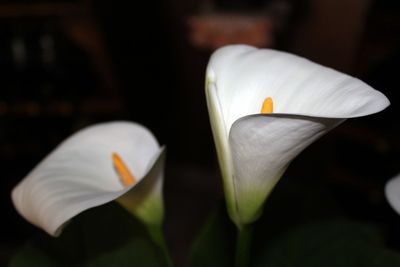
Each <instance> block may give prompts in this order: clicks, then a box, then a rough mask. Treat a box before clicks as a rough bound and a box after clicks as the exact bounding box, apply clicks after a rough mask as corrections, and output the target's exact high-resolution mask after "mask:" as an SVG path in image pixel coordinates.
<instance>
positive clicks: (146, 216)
mask: <svg viewBox="0 0 400 267" xmlns="http://www.w3.org/2000/svg"><path fill="white" fill-rule="evenodd" d="M163 165H164V149H163V148H162V147H161V148H160V146H159V145H158V143H157V141H156V139H155V138H154V136H153V135H152V134H151V132H150V131H149V130H147V129H146V128H144V127H143V126H141V125H139V124H136V123H131V122H110V123H102V124H97V125H94V126H91V127H88V128H85V129H83V130H81V131H79V132H77V133H76V134H74V135H72V136H71V137H70V138H68V139H67V140H65V141H64V142H63V143H62V144H61V145H59V146H58V147H57V148H56V149H55V150H54V151H53V152H52V153H50V154H49V155H48V156H47V157H46V158H45V159H44V160H43V161H42V162H41V163H40V164H39V165H38V166H37V167H36V168H35V169H34V170H33V171H32V172H31V173H29V174H28V175H27V176H26V177H25V178H24V179H23V180H22V181H21V182H20V183H19V184H18V185H17V186H16V187H15V188H14V190H13V191H12V200H13V203H14V206H15V207H16V209H17V210H18V212H19V213H20V214H21V215H22V216H23V217H25V218H26V219H27V220H28V221H29V222H31V223H32V224H34V225H36V226H38V227H40V228H42V229H44V230H45V231H46V232H47V233H49V234H50V235H53V236H57V235H58V234H60V232H61V230H62V227H63V225H65V223H66V222H68V221H69V220H70V219H71V218H73V217H74V216H76V215H77V214H79V213H81V212H83V211H85V210H87V209H89V208H92V207H95V206H99V205H102V204H104V203H107V202H110V201H112V200H116V201H118V202H119V203H120V204H122V206H124V207H125V208H126V209H128V210H129V211H130V212H132V213H133V214H134V215H135V216H137V217H138V218H139V219H141V220H142V221H143V222H144V223H146V224H147V225H151V226H159V225H160V224H161V223H162V219H163V202H162V192H161V191H162V183H163Z"/></svg>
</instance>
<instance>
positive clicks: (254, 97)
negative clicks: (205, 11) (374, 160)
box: [206, 45, 389, 227]
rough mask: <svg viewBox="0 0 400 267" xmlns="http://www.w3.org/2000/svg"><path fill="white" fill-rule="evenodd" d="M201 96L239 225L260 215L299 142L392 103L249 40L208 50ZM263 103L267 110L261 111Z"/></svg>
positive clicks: (231, 208) (305, 143)
mask: <svg viewBox="0 0 400 267" xmlns="http://www.w3.org/2000/svg"><path fill="white" fill-rule="evenodd" d="M206 96H207V105H208V110H209V115H210V121H211V126H212V130H213V134H214V140H215V143H216V148H217V154H218V159H219V163H220V167H221V172H222V177H223V184H224V191H225V196H226V200H227V206H228V212H229V214H230V217H231V218H232V220H233V221H234V222H235V223H236V225H238V226H239V227H241V226H242V225H245V224H248V223H251V222H253V221H255V220H256V219H257V218H258V216H259V215H260V213H261V210H262V207H263V203H264V202H265V200H266V198H267V196H268V195H269V193H270V192H271V190H272V189H273V188H274V186H275V184H276V183H277V182H278V180H279V179H280V177H281V176H282V175H283V173H284V171H285V170H286V168H287V167H288V165H289V163H290V162H291V161H292V160H293V159H294V157H296V156H297V155H298V154H299V153H300V152H301V151H302V150H303V149H304V148H306V147H307V146H308V145H309V144H311V143H312V142H313V141H315V140H316V139H317V138H319V137H321V136H322V135H323V134H325V133H326V132H328V131H329V130H331V129H332V128H334V127H335V126H337V125H338V124H340V123H341V122H343V121H344V120H345V119H347V118H353V117H359V116H365V115H368V114H372V113H375V112H378V111H381V110H382V109H384V108H385V107H387V106H388V105H389V101H388V99H387V98H386V97H385V96H384V95H383V94H382V93H380V92H378V91H376V90H374V89H373V88H371V87H370V86H368V85H367V84H365V83H364V82H362V81H360V80H358V79H355V78H353V77H350V76H348V75H346V74H343V73H340V72H338V71H335V70H333V69H330V68H326V67H323V66H321V65H318V64H316V63H313V62H311V61H309V60H307V59H304V58H301V57H298V56H295V55H291V54H288V53H284V52H279V51H274V50H271V49H257V48H254V47H251V46H247V45H232V46H227V47H223V48H220V49H219V50H217V51H216V52H215V53H214V54H213V55H212V57H211V58H210V61H209V64H208V67H207V72H206ZM266 102H270V103H268V107H267V108H266V110H269V111H268V113H270V114H262V113H261V110H262V109H263V110H264V109H265V107H264V106H265V103H266ZM272 104H273V108H272Z"/></svg>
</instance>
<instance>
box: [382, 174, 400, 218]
mask: <svg viewBox="0 0 400 267" xmlns="http://www.w3.org/2000/svg"><path fill="white" fill-rule="evenodd" d="M385 195H386V199H387V200H388V202H389V204H390V206H391V207H392V208H393V209H394V210H395V211H396V212H397V213H398V214H400V173H399V174H397V175H396V176H395V177H393V178H392V179H390V180H389V181H388V182H387V183H386V186H385Z"/></svg>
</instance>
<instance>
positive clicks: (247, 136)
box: [229, 114, 343, 225]
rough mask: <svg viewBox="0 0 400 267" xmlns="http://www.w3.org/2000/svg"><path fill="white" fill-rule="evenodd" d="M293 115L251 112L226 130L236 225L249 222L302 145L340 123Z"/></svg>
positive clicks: (302, 147)
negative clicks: (254, 113)
mask: <svg viewBox="0 0 400 267" xmlns="http://www.w3.org/2000/svg"><path fill="white" fill-rule="evenodd" d="M342 121H343V120H341V119H326V118H315V117H305V116H293V115H280V114H274V115H269V116H266V115H253V116H247V117H244V118H242V119H240V120H238V121H236V122H235V123H234V124H233V126H232V128H231V132H230V136H229V142H230V144H231V151H232V159H233V166H234V177H233V180H234V184H235V190H236V191H235V192H236V200H237V212H238V217H239V225H243V224H247V223H251V222H253V221H254V220H256V219H257V218H258V216H259V214H260V212H261V208H262V205H263V203H264V201H265V199H266V197H267V196H268V195H269V193H270V191H271V190H272V189H273V187H274V186H275V184H276V183H277V182H278V180H279V178H280V177H281V176H282V174H283V172H284V171H285V170H286V168H287V167H288V165H289V163H290V162H291V161H292V159H293V158H294V157H296V156H297V155H298V154H299V153H300V152H301V151H302V150H303V149H304V148H306V147H307V146H308V145H309V144H311V143H312V142H314V141H315V140H316V139H317V138H319V137H320V136H322V135H323V134H324V133H326V132H327V131H329V130H330V129H332V128H333V127H335V126H336V125H338V124H339V123H341V122H342Z"/></svg>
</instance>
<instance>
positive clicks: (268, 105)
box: [261, 97, 274, 114]
mask: <svg viewBox="0 0 400 267" xmlns="http://www.w3.org/2000/svg"><path fill="white" fill-rule="evenodd" d="M273 111H274V103H273V102H272V98H270V97H267V98H266V99H265V100H264V102H263V104H262V107H261V113H263V114H270V113H272V112H273Z"/></svg>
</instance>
